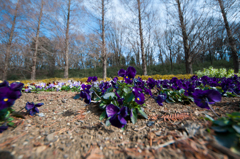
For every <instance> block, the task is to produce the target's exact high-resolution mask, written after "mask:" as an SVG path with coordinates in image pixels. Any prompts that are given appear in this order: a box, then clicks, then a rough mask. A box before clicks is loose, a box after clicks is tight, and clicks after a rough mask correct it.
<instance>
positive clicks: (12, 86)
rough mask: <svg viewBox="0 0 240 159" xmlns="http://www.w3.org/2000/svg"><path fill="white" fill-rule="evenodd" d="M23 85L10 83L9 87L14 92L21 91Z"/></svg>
mask: <svg viewBox="0 0 240 159" xmlns="http://www.w3.org/2000/svg"><path fill="white" fill-rule="evenodd" d="M23 85H24V84H23V83H20V82H13V83H11V85H10V88H11V89H12V90H14V91H21V90H22V87H23Z"/></svg>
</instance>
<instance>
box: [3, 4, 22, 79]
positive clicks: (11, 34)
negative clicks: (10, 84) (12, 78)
mask: <svg viewBox="0 0 240 159" xmlns="http://www.w3.org/2000/svg"><path fill="white" fill-rule="evenodd" d="M18 7H19V0H18V1H17V3H16V9H15V12H14V17H13V23H12V28H11V31H10V36H9V39H8V43H7V48H6V56H5V63H4V70H3V81H4V80H7V71H8V62H9V56H10V49H11V45H12V39H13V33H14V29H15V25H16V19H17V12H18Z"/></svg>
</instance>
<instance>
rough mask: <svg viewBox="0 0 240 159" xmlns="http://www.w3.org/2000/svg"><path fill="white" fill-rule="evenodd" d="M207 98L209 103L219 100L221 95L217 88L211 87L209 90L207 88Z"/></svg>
mask: <svg viewBox="0 0 240 159" xmlns="http://www.w3.org/2000/svg"><path fill="white" fill-rule="evenodd" d="M207 98H208V101H209V102H210V103H211V102H220V101H221V99H222V96H221V94H220V93H219V92H218V91H217V90H214V89H211V90H208V95H207Z"/></svg>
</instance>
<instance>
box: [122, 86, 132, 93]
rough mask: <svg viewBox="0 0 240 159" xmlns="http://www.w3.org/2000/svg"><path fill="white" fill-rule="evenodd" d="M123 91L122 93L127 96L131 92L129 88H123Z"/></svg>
mask: <svg viewBox="0 0 240 159" xmlns="http://www.w3.org/2000/svg"><path fill="white" fill-rule="evenodd" d="M123 91H124V92H125V93H126V94H128V93H129V92H130V91H131V90H130V88H128V87H125V88H123Z"/></svg>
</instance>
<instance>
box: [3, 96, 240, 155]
mask: <svg viewBox="0 0 240 159" xmlns="http://www.w3.org/2000/svg"><path fill="white" fill-rule="evenodd" d="M75 94H76V93H73V92H71V93H70V92H41V93H39V94H36V93H24V94H23V95H22V96H21V97H20V98H19V99H18V100H17V101H16V102H15V105H14V106H13V107H14V109H15V110H16V111H21V113H22V114H23V115H24V117H25V118H24V119H21V118H15V120H14V122H15V123H16V125H17V127H16V128H9V129H8V130H6V131H4V132H3V133H2V134H0V156H1V157H0V158H1V159H4V158H7V159H9V158H16V159H25V158H34V159H35V158H36V159H47V158H49V159H52V158H59V159H67V158H69V159H74V158H76V159H79V158H87V159H94V158H114V159H115V158H116V159H118V158H139V159H140V158H151V159H153V158H164V159H165V158H178V159H181V158H187V159H189V158H197V159H202V158H206V159H208V158H209V159H227V158H240V156H237V155H236V154H234V153H232V152H231V151H230V150H229V149H227V148H225V147H222V146H221V145H219V144H218V143H217V142H216V141H215V139H214V132H213V131H212V130H211V129H210V130H211V131H210V132H207V131H206V129H207V128H210V127H211V123H210V122H209V121H207V120H205V119H204V117H205V114H207V115H209V116H211V117H213V118H214V119H216V117H215V116H214V114H213V113H212V112H211V111H209V110H206V109H201V108H199V107H197V106H196V105H195V104H194V103H192V104H190V105H182V104H180V103H174V104H169V103H164V104H163V106H159V105H158V104H157V103H155V101H153V100H152V99H149V100H148V101H147V102H146V105H147V106H146V107H144V111H145V112H146V114H147V115H148V118H149V119H148V120H146V119H144V118H143V117H141V116H140V115H139V118H138V120H137V123H136V124H132V123H131V121H130V119H128V124H127V127H126V130H124V131H123V130H121V129H118V128H116V127H113V126H108V127H107V126H106V125H105V120H102V121H100V120H99V116H100V114H101V109H99V107H98V105H97V104H95V103H92V104H90V105H86V104H85V103H84V102H83V101H81V100H80V99H77V100H75V99H73V97H74V95H75ZM26 102H34V103H40V102H43V103H44V105H43V106H42V107H40V108H39V110H40V113H39V114H38V115H36V116H33V117H32V116H30V115H28V114H26V111H25V110H24V109H23V110H22V108H23V107H24V106H25V104H26ZM213 109H214V110H215V111H216V113H217V114H218V115H219V116H225V115H226V113H232V112H236V111H239V110H240V107H239V98H237V97H234V98H233V97H232V98H226V97H223V98H222V101H221V102H219V103H216V104H214V105H213Z"/></svg>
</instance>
